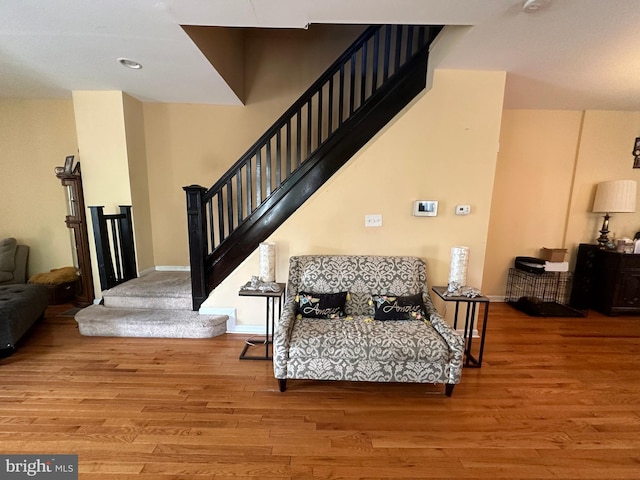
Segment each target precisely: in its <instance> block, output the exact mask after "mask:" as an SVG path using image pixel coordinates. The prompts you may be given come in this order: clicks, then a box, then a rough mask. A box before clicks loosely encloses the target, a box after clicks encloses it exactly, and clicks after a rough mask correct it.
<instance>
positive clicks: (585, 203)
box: [483, 110, 640, 297]
mask: <svg viewBox="0 0 640 480" xmlns="http://www.w3.org/2000/svg"><path fill="white" fill-rule="evenodd" d="M639 132H640V113H638V112H607V111H586V112H575V111H546V110H507V111H505V112H504V114H503V122H502V132H501V135H500V153H499V155H498V166H497V169H496V181H495V184H496V186H495V188H494V191H493V203H492V211H491V221H490V228H489V238H488V246H487V259H486V262H485V268H484V270H485V279H484V282H483V291H484V293H485V294H487V295H491V296H498V297H500V296H504V294H505V290H506V284H507V275H508V269H509V267H511V266H513V260H514V257H516V256H518V255H524V256H533V257H535V256H537V255H538V254H539V251H540V248H541V247H550V248H567V249H568V250H569V255H567V260H568V261H570V262H571V264H573V262H574V260H575V254H576V247H577V246H578V245H579V244H580V243H595V240H596V238H597V236H598V232H597V231H598V230H599V229H600V226H601V225H602V217H601V216H600V215H599V214H596V213H591V206H592V204H593V197H594V194H595V186H596V184H597V183H599V182H602V181H606V180H614V179H631V180H636V181H639V182H640V169H633V168H632V166H633V157H632V156H631V149H632V148H633V141H634V139H635V137H636V136H638V133H639ZM638 205H640V201H639V203H638ZM610 229H611V231H612V232H613V233H615V234H616V235H617V236H629V237H631V238H633V235H634V234H635V232H636V231H639V230H640V215H639V214H638V213H635V214H630V213H624V214H616V215H613V217H612V220H611V224H610Z"/></svg>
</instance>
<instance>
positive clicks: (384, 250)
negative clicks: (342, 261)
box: [203, 71, 505, 325]
mask: <svg viewBox="0 0 640 480" xmlns="http://www.w3.org/2000/svg"><path fill="white" fill-rule="evenodd" d="M504 81H505V75H504V73H500V72H463V71H438V72H436V75H435V80H434V86H433V89H432V90H431V91H429V92H427V93H426V94H424V95H422V96H421V97H419V98H418V99H417V100H416V101H414V103H413V104H412V105H410V106H409V107H408V108H406V109H405V111H404V114H402V115H400V116H398V117H397V118H396V119H395V121H394V122H392V123H391V124H390V125H388V126H387V127H386V128H385V129H384V130H383V132H381V133H380V134H379V135H378V136H377V137H376V138H374V139H373V140H372V141H371V142H369V144H368V145H367V146H365V148H363V149H362V150H361V151H360V152H359V153H358V154H357V155H356V156H355V157H354V158H353V159H352V160H351V161H350V162H349V163H348V164H347V165H346V166H345V167H343V168H342V169H341V170H340V171H339V172H338V173H337V174H336V175H335V176H334V177H333V178H332V179H331V180H330V181H329V182H328V183H327V184H325V185H324V186H323V187H322V188H321V189H320V190H319V191H318V192H317V193H316V194H314V196H313V197H312V198H311V199H310V200H309V201H308V202H307V203H305V204H304V205H303V206H302V207H301V208H300V209H298V211H297V212H296V213H295V214H294V215H293V216H292V217H291V218H290V219H289V220H288V221H287V222H285V224H284V225H283V226H281V227H280V228H279V229H278V230H277V231H276V232H275V233H274V234H273V235H272V236H271V238H270V239H269V240H270V241H273V242H275V243H276V245H277V258H278V267H277V276H276V279H277V280H278V281H285V280H286V275H287V261H288V257H289V256H291V255H301V254H313V253H329V254H331V253H338V254H380V255H417V256H420V257H422V258H424V259H426V260H427V262H428V270H429V273H428V275H429V283H430V284H431V285H436V284H441V285H442V284H446V282H447V279H448V273H449V264H450V259H449V254H450V249H451V247H452V246H455V245H467V246H469V247H470V252H471V253H470V265H469V275H468V278H469V281H470V283H471V284H472V285H476V286H480V284H481V282H482V274H483V272H482V270H483V265H484V256H485V246H486V238H487V230H488V225H489V212H490V204H491V192H492V188H493V177H494V171H495V164H496V157H497V149H498V138H499V132H500V121H501V115H502V96H503V92H504ZM470 159H472V161H470ZM414 200H438V201H439V202H440V203H439V212H438V216H437V217H435V218H425V217H414V216H413V215H412V214H411V211H412V203H413V201H414ZM459 203H467V204H470V205H471V207H472V214H471V215H469V216H456V215H455V214H454V208H455V205H456V204H459ZM370 213H380V214H382V216H383V226H382V227H380V228H365V226H364V216H365V215H366V214H370ZM257 272H258V256H257V254H256V253H254V254H253V255H252V256H251V257H249V259H247V261H245V262H244V263H243V264H242V265H241V267H240V268H238V269H237V270H236V272H234V273H233V274H232V275H231V276H230V277H229V278H228V279H227V280H226V281H224V282H223V283H222V284H221V285H220V286H219V287H218V288H217V289H216V290H215V291H214V293H213V295H212V296H211V297H210V298H209V299H208V300H207V301H206V302H205V305H203V306H204V307H205V308H209V307H211V308H215V307H220V308H223V307H229V308H236V309H237V318H238V323H239V324H257V325H260V324H261V323H262V322H263V321H264V320H263V318H264V311H263V310H264V304H263V302H262V301H259V300H258V299H247V298H245V297H242V298H241V297H238V295H237V292H238V288H239V287H240V286H241V285H242V284H244V283H245V282H246V281H247V280H249V278H250V277H251V275H255V274H257Z"/></svg>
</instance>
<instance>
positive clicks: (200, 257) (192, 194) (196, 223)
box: [182, 185, 209, 310]
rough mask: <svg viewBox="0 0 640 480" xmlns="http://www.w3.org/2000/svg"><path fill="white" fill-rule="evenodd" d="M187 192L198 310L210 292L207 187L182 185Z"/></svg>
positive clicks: (193, 298)
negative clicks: (207, 261)
mask: <svg viewBox="0 0 640 480" xmlns="http://www.w3.org/2000/svg"><path fill="white" fill-rule="evenodd" d="M182 189H183V190H184V191H185V192H186V193H187V230H188V232H189V263H190V265H191V298H192V300H193V310H198V309H199V308H200V305H202V302H204V301H205V300H206V298H207V296H208V294H209V292H208V291H207V281H206V272H205V265H204V261H205V258H206V257H207V225H206V222H205V206H204V203H203V201H202V198H203V195H204V193H205V192H206V191H207V189H206V188H204V187H201V186H200V185H189V186H188V187H182Z"/></svg>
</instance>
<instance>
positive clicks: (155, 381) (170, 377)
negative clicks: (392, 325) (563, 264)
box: [0, 303, 640, 480]
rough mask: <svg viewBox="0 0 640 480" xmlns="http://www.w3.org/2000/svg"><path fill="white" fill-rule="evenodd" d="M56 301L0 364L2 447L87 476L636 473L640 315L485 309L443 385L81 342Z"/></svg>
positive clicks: (223, 349)
mask: <svg viewBox="0 0 640 480" xmlns="http://www.w3.org/2000/svg"><path fill="white" fill-rule="evenodd" d="M69 307H70V306H69V305H66V306H64V305H63V306H55V307H50V308H49V309H48V311H47V314H46V317H45V319H44V320H43V321H42V322H40V323H39V324H37V325H36V327H35V328H34V330H33V331H32V333H31V334H30V335H29V336H28V337H27V338H26V339H25V340H24V341H23V342H22V344H21V345H20V348H19V349H18V351H17V352H16V353H15V354H14V355H13V356H11V357H10V358H7V359H3V360H0V453H3V454H8V453H24V454H26V453H46V454H63V453H66V454H78V455H79V467H80V468H79V470H80V479H87V480H102V479H104V480H107V479H109V480H115V479H124V480H126V479H140V480H145V479H154V480H164V479H194V480H195V479H198V480H204V479H231V478H233V479H235V480H242V479H382V478H384V479H409V478H412V479H601V478H607V479H613V478H615V479H638V478H640V316H639V317H617V318H616V317H611V318H609V317H605V316H602V315H599V314H597V313H595V312H590V313H589V316H588V317H587V318H532V317H527V316H526V315H524V314H521V313H520V312H518V311H516V310H514V309H513V308H511V307H509V306H508V305H504V304H500V303H493V304H492V305H491V309H490V316H489V324H488V329H487V341H486V348H485V356H484V362H483V366H482V368H481V369H465V371H464V372H463V379H462V383H461V384H460V385H458V386H456V388H455V390H454V392H453V396H452V397H451V398H447V397H445V396H444V394H443V388H442V386H431V385H410V384H405V385H398V384H368V383H349V382H337V383H334V382H311V381H293V380H290V381H289V383H288V390H287V392H285V393H280V392H279V391H278V386H277V382H276V380H275V379H274V378H273V371H272V365H271V362H266V361H241V360H239V359H238V355H239V353H240V351H241V350H242V347H243V342H244V338H245V337H244V336H241V335H224V336H222V337H218V338H214V339H205V340H176V339H144V338H96V337H81V336H80V335H79V334H78V330H77V327H76V324H75V321H74V320H73V318H71V317H64V316H59V315H58V314H59V313H61V312H63V311H64V310H66V309H68V308H69Z"/></svg>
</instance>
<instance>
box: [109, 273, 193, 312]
mask: <svg viewBox="0 0 640 480" xmlns="http://www.w3.org/2000/svg"><path fill="white" fill-rule="evenodd" d="M102 298H103V299H104V305H105V306H106V307H110V308H151V309H154V310H191V307H192V299H191V277H190V274H189V272H158V271H153V272H150V273H147V274H146V275H143V276H141V277H139V278H135V279H133V280H129V281H127V282H125V283H123V284H121V285H118V286H116V287H113V288H111V289H109V290H105V291H104V292H102Z"/></svg>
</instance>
